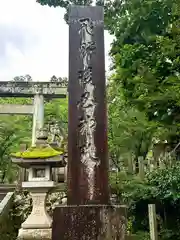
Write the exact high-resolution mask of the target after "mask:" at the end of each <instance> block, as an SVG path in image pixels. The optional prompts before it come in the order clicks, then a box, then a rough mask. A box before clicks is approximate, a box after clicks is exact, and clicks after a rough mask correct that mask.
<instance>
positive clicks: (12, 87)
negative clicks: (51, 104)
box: [0, 81, 67, 98]
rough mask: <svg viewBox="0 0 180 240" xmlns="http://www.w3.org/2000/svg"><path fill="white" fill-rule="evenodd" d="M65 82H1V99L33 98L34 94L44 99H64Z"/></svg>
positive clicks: (65, 91)
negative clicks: (40, 95) (42, 96)
mask: <svg viewBox="0 0 180 240" xmlns="http://www.w3.org/2000/svg"><path fill="white" fill-rule="evenodd" d="M66 93H67V82H65V81H62V82H57V83H52V82H12V81H11V82H7V81H1V84H0V96H1V97H24V96H25V97H34V95H35V94H42V95H44V96H45V97H51V98H61V97H63V98H64V97H66Z"/></svg>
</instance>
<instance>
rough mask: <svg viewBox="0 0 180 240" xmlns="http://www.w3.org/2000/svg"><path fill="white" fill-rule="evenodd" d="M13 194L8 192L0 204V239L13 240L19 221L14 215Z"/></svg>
mask: <svg viewBox="0 0 180 240" xmlns="http://www.w3.org/2000/svg"><path fill="white" fill-rule="evenodd" d="M13 199H14V193H13V192H9V193H7V194H6V196H5V197H4V199H3V200H2V201H1V203H0V239H1V240H15V239H16V237H17V231H18V228H19V226H20V221H19V219H18V218H16V217H15V215H14V209H15V208H14V203H13Z"/></svg>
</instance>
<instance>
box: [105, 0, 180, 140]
mask: <svg viewBox="0 0 180 240" xmlns="http://www.w3.org/2000/svg"><path fill="white" fill-rule="evenodd" d="M108 4H109V8H108V9H107V11H106V25H107V27H108V29H109V31H110V32H111V33H112V34H114V35H115V40H114V42H113V44H112V49H111V56H112V58H113V63H114V65H113V68H114V70H115V71H116V76H115V77H114V79H115V82H116V84H117V85H118V86H120V87H121V89H122V91H123V95H124V97H125V99H126V101H128V102H129V104H131V105H133V106H136V107H137V108H138V109H139V110H140V111H143V112H144V113H145V114H146V115H147V117H148V119H149V120H150V121H152V120H153V121H156V122H158V123H160V124H162V126H163V127H164V128H165V129H168V130H169V131H168V136H166V137H169V140H170V141H172V138H173V137H175V138H176V136H177V134H178V133H179V119H180V116H179V111H180V105H179V103H180V97H179V91H180V84H179V80H180V79H179V68H180V61H179V55H180V47H179V40H180V31H179V20H178V19H179V9H180V4H179V2H178V1H176V0H173V1H166V0H165V1H155V0H151V1H149V0H148V1H146V0H141V1H136V0H131V1H122V2H121V1H108ZM175 141H177V139H176V140H175Z"/></svg>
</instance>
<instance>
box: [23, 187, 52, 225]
mask: <svg viewBox="0 0 180 240" xmlns="http://www.w3.org/2000/svg"><path fill="white" fill-rule="evenodd" d="M38 190H39V191H40V189H39V188H38V187H37V191H38ZM31 196H32V200H33V209H32V212H31V214H30V215H29V216H28V218H27V219H26V221H25V222H24V223H22V228H23V229H48V228H51V225H52V219H51V217H50V216H49V215H48V213H47V210H46V197H47V193H46V192H45V193H44V192H42V193H33V192H31Z"/></svg>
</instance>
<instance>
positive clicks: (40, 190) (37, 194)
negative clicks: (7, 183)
mask: <svg viewBox="0 0 180 240" xmlns="http://www.w3.org/2000/svg"><path fill="white" fill-rule="evenodd" d="M47 138H48V132H47V131H46V129H40V130H39V132H38V136H37V141H36V146H34V147H30V148H28V149H27V150H26V151H24V152H17V153H13V154H11V156H12V161H13V163H15V164H17V165H19V166H20V167H22V168H27V169H28V170H29V175H28V181H27V182H23V183H22V187H23V188H24V189H27V190H28V191H29V192H30V193H31V196H32V200H33V208H32V212H31V214H30V215H29V216H28V218H27V219H26V221H25V222H24V223H22V225H21V229H20V230H19V236H18V239H23V240H24V239H28V240H31V239H43V240H46V239H48V240H49V239H51V224H52V219H51V218H50V216H49V215H48V213H47V211H46V197H47V193H48V192H49V191H50V190H51V189H52V188H53V187H54V186H55V182H54V181H53V180H52V168H55V167H58V168H59V167H64V165H65V162H64V158H63V152H62V151H58V150H56V149H54V148H53V147H51V146H50V145H49V144H48V143H47ZM31 236H34V238H31ZM35 236H36V237H35Z"/></svg>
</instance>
